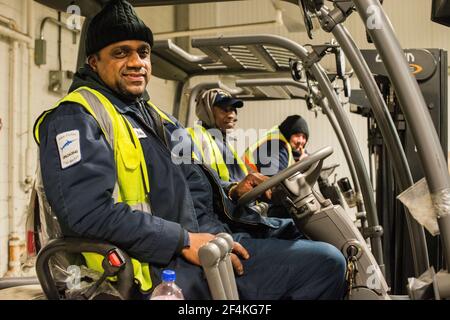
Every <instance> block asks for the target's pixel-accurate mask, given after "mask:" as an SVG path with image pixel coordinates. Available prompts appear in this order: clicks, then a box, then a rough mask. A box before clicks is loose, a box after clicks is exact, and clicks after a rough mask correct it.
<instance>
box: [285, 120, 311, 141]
mask: <svg viewBox="0 0 450 320" xmlns="http://www.w3.org/2000/svg"><path fill="white" fill-rule="evenodd" d="M279 128H280V131H281V133H282V134H283V136H284V137H285V138H286V139H287V140H289V139H290V138H291V136H292V135H293V134H296V133H303V134H304V135H305V136H306V141H308V138H309V129H308V124H307V123H306V120H305V119H303V118H302V117H301V116H299V115H292V116H289V117H287V118H286V119H285V120H284V121H283V122H282V123H281V124H280V125H279Z"/></svg>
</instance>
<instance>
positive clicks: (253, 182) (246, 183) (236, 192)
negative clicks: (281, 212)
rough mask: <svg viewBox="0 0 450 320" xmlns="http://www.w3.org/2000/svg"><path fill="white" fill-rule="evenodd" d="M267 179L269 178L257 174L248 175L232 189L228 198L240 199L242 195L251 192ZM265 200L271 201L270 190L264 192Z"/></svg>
mask: <svg viewBox="0 0 450 320" xmlns="http://www.w3.org/2000/svg"><path fill="white" fill-rule="evenodd" d="M267 179H269V177H266V176H264V175H262V174H260V173H258V172H253V173H249V174H248V175H247V176H246V177H245V178H244V180H242V181H241V182H239V183H238V184H237V185H236V186H235V187H233V189H232V190H231V191H230V198H231V199H233V200H238V199H239V198H240V197H242V196H243V195H244V194H246V193H247V192H249V191H250V190H252V189H253V188H254V187H256V186H257V185H259V184H261V183H262V182H264V181H266V180H267ZM264 197H265V199H271V198H272V190H270V189H269V190H266V191H265V192H264Z"/></svg>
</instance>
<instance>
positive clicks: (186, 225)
mask: <svg viewBox="0 0 450 320" xmlns="http://www.w3.org/2000/svg"><path fill="white" fill-rule="evenodd" d="M75 77H76V78H75V81H74V84H73V85H72V87H71V89H70V91H73V90H75V89H76V88H78V87H80V86H84V85H87V86H89V87H91V88H93V89H96V90H99V91H100V92H101V93H103V94H104V95H105V96H106V97H107V98H108V99H110V101H111V102H112V103H113V104H114V105H115V107H116V108H117V110H118V111H119V112H121V113H122V114H123V115H124V116H125V117H126V118H127V119H128V120H129V121H130V123H131V124H132V125H133V127H134V128H140V129H142V130H143V132H144V133H145V136H146V137H144V138H141V139H140V142H141V144H142V148H143V151H144V157H145V159H146V163H147V169H148V175H149V181H150V193H149V195H148V197H149V200H150V206H151V211H152V212H151V213H148V212H143V211H139V210H134V211H133V210H132V209H131V208H130V207H129V206H128V205H127V204H125V203H117V204H115V203H114V200H113V198H112V192H113V188H114V185H115V182H116V180H115V179H116V178H115V177H116V172H115V164H114V156H113V152H112V149H111V147H110V145H109V144H108V142H107V141H106V139H105V137H104V136H103V134H102V132H101V130H100V128H99V126H98V124H97V122H96V121H95V120H94V118H93V117H92V116H91V115H90V114H89V113H88V112H87V111H86V110H85V109H84V108H83V107H82V106H80V105H78V104H74V103H64V104H63V105H61V106H60V107H59V108H57V109H56V110H55V111H53V112H52V113H50V114H49V115H48V116H46V118H45V120H44V121H43V123H42V125H41V127H40V136H39V138H40V148H39V151H40V163H41V170H42V177H43V182H44V188H45V192H46V195H47V198H48V200H49V203H50V205H51V206H52V209H53V210H54V211H55V214H56V216H57V217H58V220H59V223H60V225H61V229H62V232H63V234H64V235H65V236H76V237H84V238H91V239H100V240H106V241H109V242H111V243H113V244H115V245H117V246H119V247H120V248H122V249H124V250H125V251H127V252H128V253H129V254H130V255H131V256H133V257H135V258H137V259H139V260H140V261H147V262H150V263H152V264H157V265H166V264H168V263H169V262H170V260H172V259H173V258H175V257H177V256H178V254H179V252H180V250H181V248H182V247H183V246H184V245H186V244H187V241H188V234H187V231H191V232H209V233H218V232H224V231H225V232H232V231H245V232H254V234H255V236H258V235H261V236H263V235H264V234H265V233H266V232H268V231H270V232H273V231H274V230H275V229H277V228H278V227H280V226H281V225H282V224H283V223H282V222H281V221H279V220H276V219H265V218H262V217H261V216H259V215H258V214H257V213H254V212H253V211H251V210H250V209H248V208H236V206H235V205H234V203H232V201H231V200H229V199H228V198H227V196H226V194H225V192H224V188H226V187H227V184H226V183H223V182H221V181H220V179H218V176H217V175H216V174H215V172H212V171H210V170H208V169H207V168H206V167H205V166H201V165H197V164H180V165H178V164H175V163H174V162H173V157H174V154H173V153H172V152H171V151H170V150H171V149H172V148H173V146H175V145H176V141H172V134H171V133H173V132H174V131H175V130H177V132H178V133H179V132H182V133H183V132H185V135H186V137H185V138H182V139H181V140H182V141H184V143H191V144H192V142H191V140H190V138H189V137H188V135H187V132H186V131H185V130H184V129H182V127H181V126H180V124H179V123H178V122H177V121H176V120H175V119H174V118H171V119H172V120H173V122H174V124H172V123H170V122H167V121H163V126H161V128H164V130H163V132H162V134H161V132H159V131H158V126H156V125H155V121H161V119H160V118H158V117H155V116H154V114H152V113H151V112H148V110H147V109H145V108H146V107H145V106H144V105H145V102H144V99H145V96H144V97H143V98H141V99H137V100H135V101H128V100H127V99H125V98H124V97H120V96H119V95H118V94H117V93H115V92H112V91H110V90H109V89H108V88H107V87H106V86H105V85H104V84H103V83H102V81H101V80H100V79H99V78H98V77H97V75H96V74H95V73H94V72H93V71H92V70H91V69H90V68H89V67H88V66H86V67H84V68H82V69H80V72H78V73H77V74H76V76H75ZM146 110H147V111H146ZM158 119H159V120H158ZM180 129H182V130H180ZM71 130H78V131H79V134H80V149H81V161H80V162H78V163H76V164H73V165H72V166H69V167H67V168H65V169H62V168H61V164H60V158H59V151H58V147H57V143H56V136H57V135H58V134H60V133H64V132H66V131H71ZM174 136H175V135H174ZM181 156H186V155H183V154H181ZM235 238H236V237H235Z"/></svg>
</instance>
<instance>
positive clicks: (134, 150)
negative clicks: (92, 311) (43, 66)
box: [34, 87, 173, 292]
mask: <svg viewBox="0 0 450 320" xmlns="http://www.w3.org/2000/svg"><path fill="white" fill-rule="evenodd" d="M63 102H73V103H77V104H79V105H81V106H83V107H84V108H85V109H86V110H87V111H88V112H89V114H91V115H92V116H93V117H94V119H95V120H96V121H97V123H98V125H99V127H100V128H101V130H102V132H103V134H104V136H105V138H106V139H107V141H108V143H109V144H110V146H111V148H112V149H113V150H114V161H115V164H116V171H117V181H116V185H115V188H114V192H113V198H114V201H115V202H116V203H118V202H124V203H126V204H128V205H129V206H130V207H131V208H132V209H133V210H142V211H144V212H149V213H150V205H149V203H148V198H147V194H148V193H149V192H150V183H149V180H148V173H147V165H146V162H145V158H144V153H143V150H142V146H141V143H140V141H139V138H138V137H137V136H136V133H135V132H134V130H133V127H132V125H131V123H130V122H129V121H128V120H127V119H126V118H125V117H124V116H123V115H122V114H120V113H119V112H118V111H117V110H116V108H115V107H114V106H113V104H112V103H111V102H110V101H109V100H108V99H107V98H106V97H105V96H104V95H103V94H101V93H100V92H99V91H97V90H94V89H91V88H89V87H80V88H78V89H77V90H75V91H73V92H71V93H69V94H68V95H67V96H66V97H64V98H63V99H61V100H60V101H58V103H57V104H56V105H55V107H53V108H52V109H50V110H47V111H46V112H44V113H43V114H42V115H41V116H40V117H39V118H38V119H37V121H36V124H35V128H34V135H35V139H36V141H37V142H38V143H39V129H40V125H41V124H42V122H43V121H44V118H45V117H46V116H47V115H48V114H49V113H50V112H51V111H53V110H54V109H55V108H57V107H59V106H60V105H61V104H62V103H63ZM149 105H150V107H152V108H154V109H155V111H157V112H158V114H159V115H160V116H161V118H163V119H164V120H166V121H169V122H172V121H171V120H170V119H169V118H168V117H167V116H166V115H165V114H164V113H163V112H162V111H161V110H159V109H158V108H157V107H156V106H154V105H153V104H151V103H149ZM172 123H173V122H172ZM83 256H84V258H85V260H86V264H87V267H88V268H91V269H93V270H96V271H98V272H102V273H103V267H102V261H103V258H104V257H103V256H102V255H99V254H97V253H92V252H84V253H83ZM131 261H132V264H133V270H134V278H135V280H136V281H137V282H138V283H139V285H140V289H141V290H142V291H144V292H146V291H148V290H150V289H151V288H152V280H151V277H150V268H149V265H148V263H146V262H139V261H138V260H136V259H133V258H132V259H131ZM110 280H112V281H114V280H115V279H114V278H111V279H110Z"/></svg>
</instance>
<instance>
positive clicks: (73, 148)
mask: <svg viewBox="0 0 450 320" xmlns="http://www.w3.org/2000/svg"><path fill="white" fill-rule="evenodd" d="M152 45H153V36H152V33H151V31H150V29H149V28H148V27H147V26H146V25H145V24H144V23H143V22H142V21H141V20H140V19H139V18H138V17H137V15H136V13H135V12H134V10H133V8H132V6H131V5H130V4H129V3H128V2H126V1H124V0H113V1H110V2H109V3H108V4H107V5H106V6H105V8H104V9H103V10H102V11H101V12H100V13H98V14H97V15H96V16H95V17H94V18H93V20H92V22H91V24H90V25H89V27H88V32H87V39H86V54H87V56H88V64H86V65H85V66H84V68H82V69H81V70H80V71H79V72H78V73H77V74H76V76H75V80H74V83H73V85H72V87H71V89H70V93H69V94H68V95H67V96H66V97H65V98H64V99H62V100H60V101H59V102H58V103H57V105H56V106H55V107H54V108H53V109H51V110H48V111H46V112H44V113H43V114H42V115H41V116H40V117H39V118H38V120H37V121H36V123H35V138H36V141H37V142H38V144H39V155H40V162H39V165H40V173H41V175H42V181H43V188H44V190H45V194H41V200H43V201H45V200H48V204H49V206H50V207H51V209H52V210H51V212H50V213H51V214H54V218H55V219H54V220H55V221H56V220H57V221H58V222H59V227H60V230H59V231H58V232H55V233H54V234H52V235H51V236H52V237H60V236H65V237H82V238H90V239H98V240H102V241H108V242H111V243H113V244H115V245H117V246H119V247H120V248H122V249H123V250H125V251H126V252H127V253H128V254H129V255H130V256H131V257H133V258H134V259H136V260H134V262H135V263H134V264H133V267H134V276H135V280H136V283H137V284H138V286H139V289H140V291H141V292H142V291H144V292H150V291H151V290H152V288H153V287H155V285H156V284H157V283H158V281H159V280H158V274H159V273H160V272H161V269H162V268H171V269H174V270H176V272H177V284H178V285H179V286H180V287H181V288H182V289H183V293H184V296H185V298H186V299H208V298H210V294H209V290H208V286H207V283H206V281H205V279H204V276H203V274H202V270H201V268H200V267H199V257H198V250H199V248H200V247H201V246H202V245H204V244H206V243H207V242H208V241H209V240H211V239H213V238H214V234H217V233H219V232H228V233H231V234H232V235H233V238H234V240H235V241H236V242H235V243H234V247H233V254H232V263H233V267H234V268H235V270H236V272H237V273H238V275H240V276H239V277H237V280H236V282H237V286H238V290H239V294H240V297H241V298H242V299H339V298H341V297H342V295H343V293H344V285H345V282H344V273H345V259H344V257H343V256H342V254H341V253H340V252H339V251H338V250H337V249H336V248H334V247H333V246H331V245H329V244H326V243H320V242H314V241H308V240H297V239H296V236H295V232H293V230H292V229H293V224H292V223H290V224H288V223H286V220H282V219H269V218H264V217H260V216H259V215H257V214H254V212H251V210H247V209H245V208H236V206H235V205H234V204H233V202H232V201H231V200H230V199H229V198H228V197H227V195H226V193H225V192H224V189H223V187H225V188H226V186H224V185H222V184H221V182H220V180H219V179H218V177H217V175H215V174H214V172H212V171H211V170H208V168H206V167H204V166H201V165H198V164H192V163H189V164H183V163H181V164H178V163H174V155H173V153H172V152H171V150H173V149H172V148H173V146H172V144H171V143H172V141H171V139H172V137H173V136H174V132H175V131H176V130H177V132H178V133H180V132H182V133H183V132H184V134H185V135H184V136H183V137H182V138H183V139H182V140H183V141H185V142H188V143H191V140H190V138H189V136H188V134H187V132H186V130H184V129H183V128H182V127H181V125H180V124H179V123H178V122H177V120H176V119H174V118H173V117H171V116H170V115H167V114H165V113H164V112H162V111H161V110H159V109H158V108H157V107H156V106H154V105H153V104H152V103H151V102H150V101H149V100H148V96H147V95H146V93H145V88H146V85H147V83H148V80H149V77H150V73H151V63H150V50H151V46H152ZM257 183H258V181H248V180H247V181H245V179H244V182H243V183H240V184H239V186H237V187H235V188H234V189H233V190H234V193H232V194H230V197H231V198H234V199H235V198H238V197H239V196H240V195H241V193H243V192H246V191H248V190H250V189H251V188H252V187H253V186H254V185H256V184H257ZM246 228H252V230H253V232H252V235H250V234H249V233H246V232H245V231H243V230H246ZM236 230H240V231H241V232H239V233H236ZM233 231H234V232H233ZM288 231H289V232H291V233H294V235H293V236H291V237H289V238H290V239H293V240H283V239H286V233H285V232H288ZM255 234H259V239H256V238H255V236H254V235H255ZM262 238H265V239H262ZM281 238H283V239H281ZM238 241H239V242H238ZM238 256H239V257H240V258H241V259H243V260H240V259H239V258H238ZM84 257H85V260H86V263H87V264H88V266H89V267H90V268H93V269H98V270H101V258H102V257H99V256H96V255H95V254H91V253H85V254H84Z"/></svg>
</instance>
